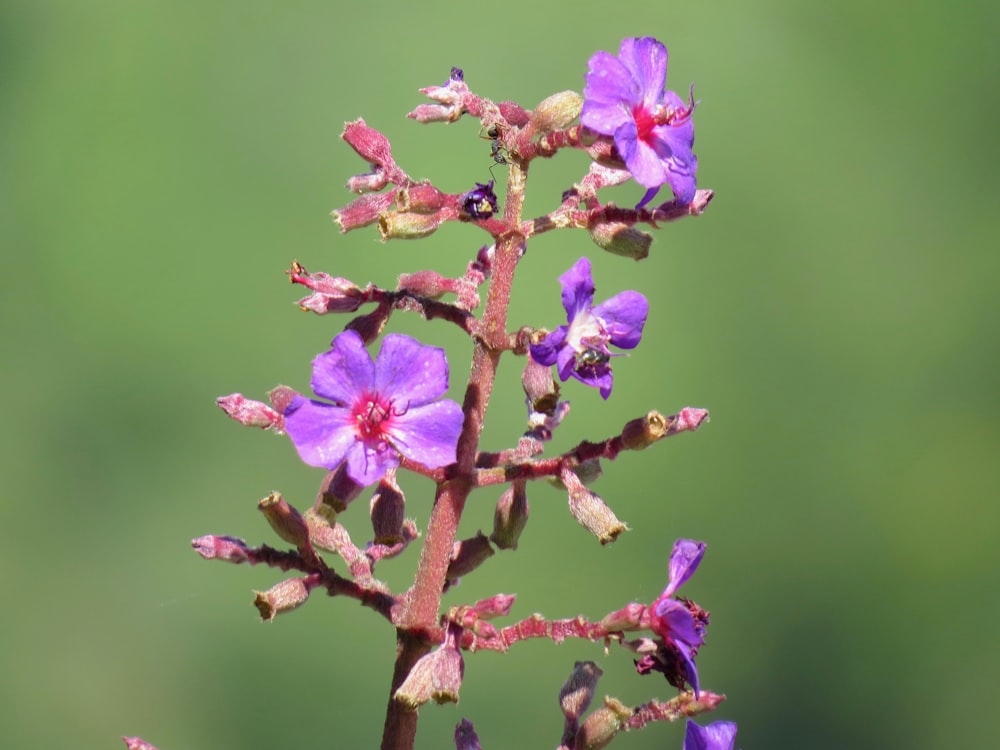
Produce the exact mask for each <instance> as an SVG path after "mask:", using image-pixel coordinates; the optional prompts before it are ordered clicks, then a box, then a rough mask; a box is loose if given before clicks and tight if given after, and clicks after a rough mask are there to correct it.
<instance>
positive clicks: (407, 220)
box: [378, 211, 447, 242]
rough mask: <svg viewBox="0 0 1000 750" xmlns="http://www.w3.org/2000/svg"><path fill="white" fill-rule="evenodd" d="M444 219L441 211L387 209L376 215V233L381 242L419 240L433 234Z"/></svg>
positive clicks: (445, 217)
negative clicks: (417, 212) (413, 211)
mask: <svg viewBox="0 0 1000 750" xmlns="http://www.w3.org/2000/svg"><path fill="white" fill-rule="evenodd" d="M446 220H447V216H446V215H445V214H444V212H442V211H438V212H436V213H433V214H416V213H400V212H398V211H388V212H386V213H383V214H381V215H380V216H379V217H378V233H379V236H380V237H381V238H382V241H383V242H385V241H387V240H419V239H421V238H423V237H429V236H430V235H432V234H434V232H436V231H437V228H438V227H439V226H441V225H442V224H444V222H445V221H446Z"/></svg>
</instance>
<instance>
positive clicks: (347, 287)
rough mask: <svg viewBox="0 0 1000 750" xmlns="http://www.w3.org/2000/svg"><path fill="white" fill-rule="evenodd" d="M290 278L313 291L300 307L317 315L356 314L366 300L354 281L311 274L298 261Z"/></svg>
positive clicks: (294, 264)
mask: <svg viewBox="0 0 1000 750" xmlns="http://www.w3.org/2000/svg"><path fill="white" fill-rule="evenodd" d="M288 278H289V280H290V281H291V282H292V283H293V284H301V285H302V286H304V287H306V288H307V289H311V290H312V291H313V294H311V295H309V296H308V297H303V298H302V299H300V300H299V302H298V305H299V307H300V308H302V309H303V310H311V311H312V312H314V313H316V314H317V315H324V314H326V313H331V312H354V311H355V310H357V309H358V308H359V307H361V305H362V303H363V302H364V300H365V294H364V292H363V291H362V290H361V289H360V287H358V286H357V284H355V283H354V282H353V281H351V280H349V279H343V278H340V277H339V276H330V275H329V274H326V273H322V272H320V273H309V272H308V271H306V269H305V266H303V265H302V264H301V263H299V262H298V261H295V262H293V263H292V267H291V269H290V270H289V271H288Z"/></svg>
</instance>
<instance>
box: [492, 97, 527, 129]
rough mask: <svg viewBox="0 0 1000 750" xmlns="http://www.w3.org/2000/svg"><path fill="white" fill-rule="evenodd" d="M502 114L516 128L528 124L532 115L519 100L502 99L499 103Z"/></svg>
mask: <svg viewBox="0 0 1000 750" xmlns="http://www.w3.org/2000/svg"><path fill="white" fill-rule="evenodd" d="M497 108H498V109H499V110H500V115H501V116H502V117H503V119H505V120H506V121H507V122H508V123H510V124H511V125H513V126H514V127H515V128H523V127H524V126H525V125H527V124H528V121H529V120H530V119H531V115H530V114H528V112H527V110H525V108H524V107H522V106H521V105H520V104H518V103H517V102H511V101H502V102H500V103H499V104H498V105H497Z"/></svg>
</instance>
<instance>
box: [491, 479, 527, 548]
mask: <svg viewBox="0 0 1000 750" xmlns="http://www.w3.org/2000/svg"><path fill="white" fill-rule="evenodd" d="M526 487H527V482H525V481H524V480H523V479H521V480H514V481H513V482H511V485H510V487H508V488H507V489H506V490H504V492H503V494H502V495H500V499H499V500H497V507H496V510H495V511H494V512H493V533H492V534H490V541H491V542H493V544H495V545H496V546H497V549H517V540H518V539H520V538H521V532H522V531H524V527H525V524H527V523H528V512H529V508H528V493H527V490H526Z"/></svg>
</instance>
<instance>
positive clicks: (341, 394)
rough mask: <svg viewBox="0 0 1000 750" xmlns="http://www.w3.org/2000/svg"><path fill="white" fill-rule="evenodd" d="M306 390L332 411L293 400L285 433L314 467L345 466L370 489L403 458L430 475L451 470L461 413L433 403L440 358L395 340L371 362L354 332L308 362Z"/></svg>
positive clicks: (443, 372) (441, 387)
mask: <svg viewBox="0 0 1000 750" xmlns="http://www.w3.org/2000/svg"><path fill="white" fill-rule="evenodd" d="M311 385H312V388H313V391H315V392H316V394H317V395H318V396H322V397H323V398H326V399H329V401H330V402H331V403H327V402H324V401H314V400H312V399H307V398H303V397H302V396H296V397H295V399H294V400H293V401H292V403H291V404H290V405H289V406H288V408H287V409H285V431H286V432H287V433H288V436H289V437H290V438H291V439H292V443H294V444H295V449H296V450H297V451H298V453H299V456H300V457H301V458H302V460H303V461H305V462H306V463H307V464H309V465H311V466H322V467H324V468H326V469H331V470H332V469H335V468H337V467H338V466H339V465H340V464H341V463H343V462H344V461H346V462H347V473H348V475H349V476H350V477H351V479H353V480H354V481H355V482H357V483H358V484H361V485H364V486H368V485H370V484H374V483H375V482H377V481H378V480H379V479H381V478H382V476H383V475H384V474H385V472H386V470H388V469H390V468H392V467H395V466H398V465H399V456H400V454H402V455H403V456H405V457H406V458H408V459H411V460H413V461H416V462H418V463H422V464H423V465H424V466H427V467H428V468H432V469H434V468H438V467H440V466H447V465H448V464H450V463H454V462H455V446H456V444H457V443H458V435H459V433H460V432H461V430H462V420H463V415H462V407H460V406H459V405H458V404H456V403H455V402H454V401H448V400H438V399H440V397H441V396H443V395H444V393H445V391H446V390H448V360H447V359H446V358H445V354H444V350H443V349H439V348H437V347H434V346H425V345H424V344H421V343H420V342H419V341H417V340H416V339H413V338H410V337H409V336H404V335H402V334H398V333H392V334H389V335H387V336H386V337H385V338H384V339H383V341H382V349H381V350H380V351H379V353H378V358H377V359H376V360H375V361H374V362H372V358H371V356H370V355H369V354H368V351H367V350H366V349H365V347H364V343H363V342H362V340H361V336H359V335H358V334H357V333H356V332H354V331H344V332H343V333H341V334H339V335H338V336H337V337H336V338H335V339H334V340H333V344H332V348H331V349H330V351H328V352H326V353H324V354H320V355H319V356H318V357H316V359H314V360H313V376H312V381H311Z"/></svg>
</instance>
